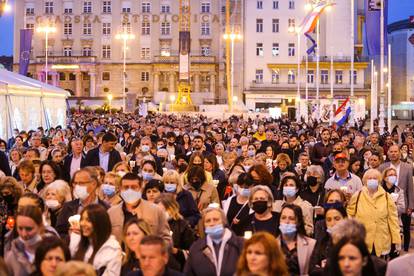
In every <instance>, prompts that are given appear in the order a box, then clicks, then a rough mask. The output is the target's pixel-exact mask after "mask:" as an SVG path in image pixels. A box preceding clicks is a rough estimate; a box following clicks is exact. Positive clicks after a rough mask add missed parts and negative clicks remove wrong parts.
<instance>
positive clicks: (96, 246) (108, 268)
mask: <svg viewBox="0 0 414 276" xmlns="http://www.w3.org/2000/svg"><path fill="white" fill-rule="evenodd" d="M79 226H80V235H79V234H76V233H75V232H72V233H71V235H70V244H69V248H70V251H71V255H72V257H73V259H74V260H79V261H84V262H86V263H89V264H92V265H93V267H94V268H95V270H96V271H97V272H98V275H108V276H109V275H114V276H115V275H119V274H120V272H121V265H122V250H121V246H120V245H119V243H118V241H117V240H116V239H115V237H114V236H112V235H111V221H110V220H109V215H108V213H107V212H106V210H105V208H104V207H102V206H101V205H99V204H90V205H87V206H86V207H85V208H84V209H83V210H82V212H81V219H80V222H79Z"/></svg>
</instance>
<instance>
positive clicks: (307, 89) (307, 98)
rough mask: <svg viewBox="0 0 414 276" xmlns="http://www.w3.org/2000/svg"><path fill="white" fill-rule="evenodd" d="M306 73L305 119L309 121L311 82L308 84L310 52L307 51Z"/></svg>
mask: <svg viewBox="0 0 414 276" xmlns="http://www.w3.org/2000/svg"><path fill="white" fill-rule="evenodd" d="M305 72H306V73H305V74H306V80H305V103H306V113H305V115H306V117H305V120H306V122H308V119H309V117H308V116H309V114H308V103H309V84H308V53H307V52H306V56H305Z"/></svg>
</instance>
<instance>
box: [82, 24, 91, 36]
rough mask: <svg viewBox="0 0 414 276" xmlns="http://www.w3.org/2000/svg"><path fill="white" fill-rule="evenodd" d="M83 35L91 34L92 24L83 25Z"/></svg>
mask: <svg viewBox="0 0 414 276" xmlns="http://www.w3.org/2000/svg"><path fill="white" fill-rule="evenodd" d="M83 34H84V35H91V34H92V23H83Z"/></svg>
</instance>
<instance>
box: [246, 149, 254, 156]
mask: <svg viewBox="0 0 414 276" xmlns="http://www.w3.org/2000/svg"><path fill="white" fill-rule="evenodd" d="M255 154H256V152H255V151H254V150H249V151H247V155H248V156H249V157H254V156H255Z"/></svg>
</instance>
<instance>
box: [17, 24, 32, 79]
mask: <svg viewBox="0 0 414 276" xmlns="http://www.w3.org/2000/svg"><path fill="white" fill-rule="evenodd" d="M32 36H33V30H30V29H22V30H20V56H19V74H21V75H24V76H26V75H27V69H28V68H29V63H30V50H31V48H32Z"/></svg>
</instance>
